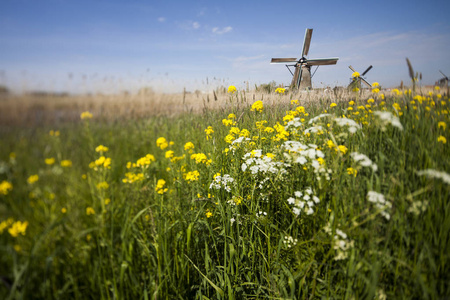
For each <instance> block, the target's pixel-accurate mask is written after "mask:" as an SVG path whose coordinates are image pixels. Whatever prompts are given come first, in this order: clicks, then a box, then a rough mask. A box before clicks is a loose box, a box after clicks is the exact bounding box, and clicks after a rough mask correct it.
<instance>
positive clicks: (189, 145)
mask: <svg viewBox="0 0 450 300" xmlns="http://www.w3.org/2000/svg"><path fill="white" fill-rule="evenodd" d="M192 149H194V144H193V143H192V142H187V143H186V144H184V150H192Z"/></svg>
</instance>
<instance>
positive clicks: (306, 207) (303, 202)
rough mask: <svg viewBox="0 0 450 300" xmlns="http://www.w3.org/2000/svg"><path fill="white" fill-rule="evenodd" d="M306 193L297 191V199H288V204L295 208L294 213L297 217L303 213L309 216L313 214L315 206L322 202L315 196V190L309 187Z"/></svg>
mask: <svg viewBox="0 0 450 300" xmlns="http://www.w3.org/2000/svg"><path fill="white" fill-rule="evenodd" d="M304 192H305V193H302V192H299V191H297V192H295V193H294V195H295V198H294V197H290V198H288V199H287V202H288V203H289V204H290V205H293V206H294V208H293V209H292V212H293V213H294V214H296V215H297V216H299V215H300V213H301V212H302V211H303V212H305V213H306V214H307V215H311V214H313V213H314V209H313V208H314V205H315V204H318V203H319V202H320V199H319V197H317V196H316V195H314V193H313V190H312V189H311V188H310V187H308V188H307V189H306V190H305V191H304Z"/></svg>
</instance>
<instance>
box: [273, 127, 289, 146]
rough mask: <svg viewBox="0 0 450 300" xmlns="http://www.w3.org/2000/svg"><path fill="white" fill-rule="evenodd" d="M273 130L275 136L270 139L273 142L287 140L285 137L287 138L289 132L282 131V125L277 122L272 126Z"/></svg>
mask: <svg viewBox="0 0 450 300" xmlns="http://www.w3.org/2000/svg"><path fill="white" fill-rule="evenodd" d="M273 128H274V129H275V130H276V131H277V134H276V135H275V136H274V137H272V140H273V141H277V142H279V141H281V140H284V141H286V140H287V137H288V136H289V132H287V131H286V129H284V126H283V125H281V124H280V123H278V122H277V124H276V125H274V126H273Z"/></svg>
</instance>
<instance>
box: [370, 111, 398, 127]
mask: <svg viewBox="0 0 450 300" xmlns="http://www.w3.org/2000/svg"><path fill="white" fill-rule="evenodd" d="M373 114H374V115H376V116H378V117H379V118H380V119H381V121H382V122H383V130H385V129H386V127H385V126H386V125H387V124H391V125H392V126H394V127H397V128H398V129H400V130H403V126H402V123H400V119H399V118H398V117H396V116H394V115H393V114H391V113H390V112H388V111H375V112H374V113H373Z"/></svg>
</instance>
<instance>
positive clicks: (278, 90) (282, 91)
mask: <svg viewBox="0 0 450 300" xmlns="http://www.w3.org/2000/svg"><path fill="white" fill-rule="evenodd" d="M285 92H286V89H284V88H277V89H276V90H275V93H278V94H284V93H285Z"/></svg>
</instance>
